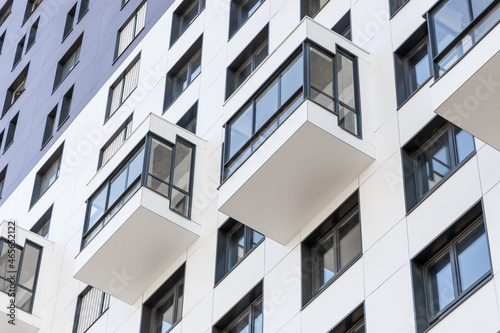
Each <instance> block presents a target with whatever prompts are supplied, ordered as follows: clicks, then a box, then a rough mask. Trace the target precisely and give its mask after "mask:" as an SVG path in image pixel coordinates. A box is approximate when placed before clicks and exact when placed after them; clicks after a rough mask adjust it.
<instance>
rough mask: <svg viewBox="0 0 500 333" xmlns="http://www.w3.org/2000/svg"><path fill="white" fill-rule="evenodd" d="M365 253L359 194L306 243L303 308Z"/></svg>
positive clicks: (349, 200) (314, 232)
mask: <svg viewBox="0 0 500 333" xmlns="http://www.w3.org/2000/svg"><path fill="white" fill-rule="evenodd" d="M361 254H362V251H361V223H360V215H359V206H358V193H357V192H356V193H354V194H353V195H351V196H350V197H349V198H348V199H347V200H346V201H345V202H344V203H343V204H342V205H341V206H340V207H339V208H338V209H337V210H336V211H335V212H333V214H332V215H330V216H329V217H328V218H327V219H326V220H325V221H324V222H323V223H322V224H321V225H320V226H319V227H318V228H316V230H314V231H313V232H312V233H311V235H309V236H308V237H307V238H306V239H305V240H304V241H303V243H302V305H303V306H305V305H306V304H307V303H308V302H309V301H310V300H311V299H312V298H313V297H315V296H316V295H317V294H318V293H319V292H320V291H322V290H323V289H324V288H326V287H327V286H328V285H330V284H331V283H332V282H333V281H334V280H335V279H336V278H337V277H338V276H339V275H340V274H342V273H343V272H344V271H345V270H346V269H348V268H349V267H350V266H351V265H352V264H353V263H354V262H355V261H356V260H357V259H358V258H360V257H361Z"/></svg>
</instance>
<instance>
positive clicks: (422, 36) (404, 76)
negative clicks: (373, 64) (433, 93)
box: [394, 25, 431, 106]
mask: <svg viewBox="0 0 500 333" xmlns="http://www.w3.org/2000/svg"><path fill="white" fill-rule="evenodd" d="M427 38H428V37H427V26H426V25H422V26H420V28H418V29H417V31H415V32H414V33H413V34H412V36H411V37H410V38H408V39H407V40H406V41H405V42H404V43H403V44H402V45H401V46H400V47H399V48H398V49H397V50H396V52H394V64H395V74H396V95H397V102H398V106H401V105H403V103H404V102H406V100H407V99H408V98H410V97H411V96H412V95H413V93H415V91H417V90H418V89H419V88H420V87H421V86H422V85H424V84H425V83H426V82H427V80H428V79H429V78H430V77H431V61H430V58H429V50H428V47H427Z"/></svg>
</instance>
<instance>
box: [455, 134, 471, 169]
mask: <svg viewBox="0 0 500 333" xmlns="http://www.w3.org/2000/svg"><path fill="white" fill-rule="evenodd" d="M455 139H456V142H457V155H458V163H461V162H462V161H463V160H464V159H465V158H466V157H467V156H469V155H470V154H471V153H472V152H474V150H475V146H474V137H473V136H472V135H470V134H469V133H467V132H466V131H464V130H463V129H461V128H458V127H455Z"/></svg>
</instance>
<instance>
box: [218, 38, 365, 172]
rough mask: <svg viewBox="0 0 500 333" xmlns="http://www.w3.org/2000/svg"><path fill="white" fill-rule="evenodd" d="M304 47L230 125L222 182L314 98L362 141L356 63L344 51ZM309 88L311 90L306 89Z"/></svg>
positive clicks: (246, 105)
mask: <svg viewBox="0 0 500 333" xmlns="http://www.w3.org/2000/svg"><path fill="white" fill-rule="evenodd" d="M305 45H306V47H305V48H304V49H302V50H300V51H298V52H297V55H296V56H295V57H291V60H289V61H288V64H285V66H283V69H282V70H281V71H279V72H278V73H276V74H274V75H273V76H271V77H270V79H269V80H268V81H267V83H265V84H264V85H263V88H262V89H259V92H258V93H257V94H255V95H254V97H253V98H252V99H251V100H249V101H248V102H247V103H246V104H245V106H244V107H243V108H242V109H241V110H240V111H239V112H237V113H236V114H235V115H234V116H233V118H232V119H230V120H229V121H228V122H227V123H226V125H225V128H226V140H225V143H224V154H223V171H222V178H223V180H225V179H227V178H228V177H229V176H230V175H231V174H232V173H233V172H234V171H235V170H236V169H237V168H238V167H239V166H240V165H241V164H242V163H243V162H244V161H245V160H246V159H247V158H248V157H249V156H250V155H251V154H252V153H253V152H254V151H255V150H256V149H257V148H258V147H259V146H260V145H261V144H262V143H263V142H264V141H265V140H266V139H267V138H268V137H269V136H270V135H271V134H272V133H273V132H274V131H275V130H276V129H277V128H278V126H280V125H281V124H282V123H283V122H284V121H285V120H286V119H287V118H288V117H289V116H290V115H291V114H292V113H293V111H294V110H295V109H297V107H298V106H299V105H300V104H301V103H302V102H303V100H304V99H305V98H310V99H311V100H313V101H315V102H316V103H318V104H319V105H321V106H323V107H324V108H326V109H328V110H330V111H331V112H334V113H336V114H338V116H339V117H338V125H339V126H340V127H341V128H343V129H344V130H346V131H348V132H350V133H352V134H354V135H356V136H360V133H361V131H360V126H359V110H358V109H359V107H358V105H357V104H358V96H357V95H358V93H359V92H358V88H357V86H358V78H357V76H356V75H357V74H356V73H357V71H356V70H355V68H356V66H357V64H356V57H355V56H352V55H349V54H347V53H346V52H343V51H341V50H338V51H337V54H336V55H334V54H329V53H327V52H325V51H321V50H319V49H317V48H315V47H314V46H312V45H309V44H307V43H306V44H305ZM335 58H337V59H338V60H337V59H335ZM305 59H309V62H308V63H306V61H305ZM304 71H307V73H305V72H304ZM305 74H306V75H305ZM307 80H309V81H307ZM337 82H338V83H337ZM307 87H309V89H306V88H307ZM336 96H338V98H337V97H336Z"/></svg>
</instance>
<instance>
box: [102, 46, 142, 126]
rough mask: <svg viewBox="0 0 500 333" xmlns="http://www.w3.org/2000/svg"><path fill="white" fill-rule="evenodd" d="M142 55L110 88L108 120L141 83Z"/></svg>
mask: <svg viewBox="0 0 500 333" xmlns="http://www.w3.org/2000/svg"><path fill="white" fill-rule="evenodd" d="M140 60H141V54H140V53H139V55H138V56H137V57H136V58H135V59H134V60H133V61H132V63H131V64H130V65H128V67H127V68H126V69H125V71H124V72H123V73H122V74H121V75H120V76H119V77H118V79H117V80H116V81H115V83H113V84H112V85H111V87H110V88H109V96H108V106H107V110H106V119H105V120H108V119H109V118H110V117H111V116H112V115H113V114H114V113H115V112H116V110H118V108H119V107H120V106H121V105H122V104H123V102H125V100H126V99H127V98H128V97H129V96H130V95H131V94H132V92H133V91H134V90H135V88H136V87H137V84H138V83H139V66H140Z"/></svg>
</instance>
